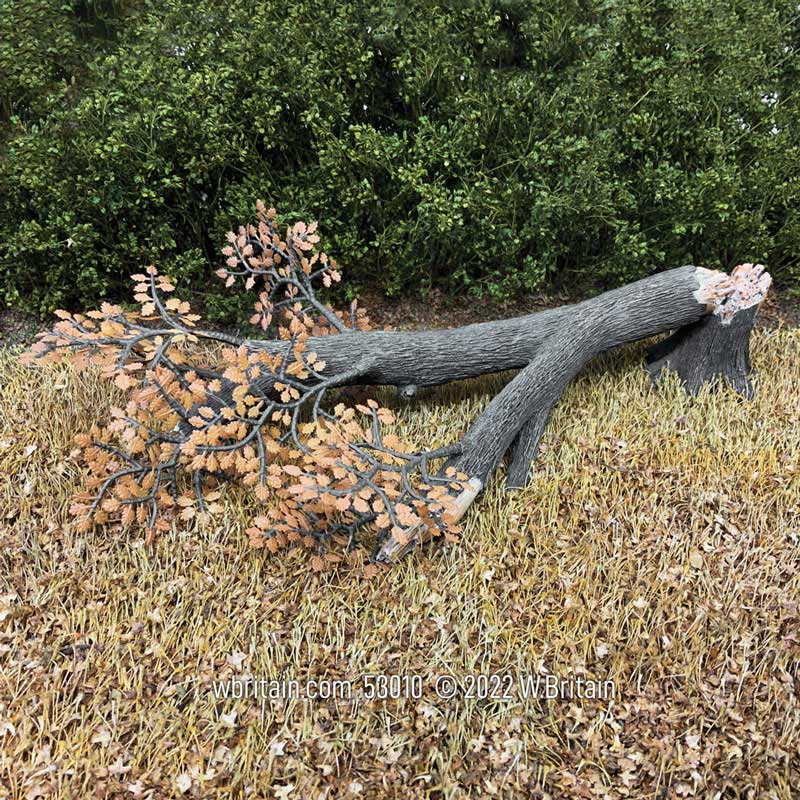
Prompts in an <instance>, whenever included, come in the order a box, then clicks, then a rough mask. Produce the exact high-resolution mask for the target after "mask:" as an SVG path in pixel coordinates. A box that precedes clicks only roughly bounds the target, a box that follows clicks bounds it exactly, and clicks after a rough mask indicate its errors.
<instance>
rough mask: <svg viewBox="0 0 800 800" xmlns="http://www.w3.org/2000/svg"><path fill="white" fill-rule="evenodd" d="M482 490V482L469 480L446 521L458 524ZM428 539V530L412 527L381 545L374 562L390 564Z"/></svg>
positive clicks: (418, 525)
mask: <svg viewBox="0 0 800 800" xmlns="http://www.w3.org/2000/svg"><path fill="white" fill-rule="evenodd" d="M482 489H483V481H481V480H480V479H479V478H470V479H469V481H468V482H467V485H466V487H465V488H464V490H463V491H462V492H461V493H460V494H459V495H458V496H457V497H456V498H455V501H454V504H453V507H452V512H451V513H450V515H449V517H448V521H449V522H452V523H456V522H458V521H459V520H460V519H461V518H462V517H463V516H464V514H466V513H467V509H468V508H469V507H470V506H471V505H472V503H473V502H474V501H475V498H476V497H477V496H478V495H479V494H480V493H481V490H482ZM430 538H431V534H430V531H429V529H428V528H426V527H425V526H424V525H423V524H422V523H417V524H416V525H414V526H413V527H411V528H408V529H406V531H405V532H404V536H403V537H402V538H395V537H394V536H390V537H389V538H388V539H387V540H386V541H385V542H384V543H383V544H382V545H381V548H380V550H379V551H378V554H377V555H376V556H375V560H376V561H378V562H380V563H382V564H392V563H394V562H396V561H399V560H400V559H401V558H402V557H403V556H405V555H407V554H408V553H410V552H411V550H413V549H414V548H415V547H416V546H417V545H419V544H422V543H423V542H426V541H427V540H428V539H430Z"/></svg>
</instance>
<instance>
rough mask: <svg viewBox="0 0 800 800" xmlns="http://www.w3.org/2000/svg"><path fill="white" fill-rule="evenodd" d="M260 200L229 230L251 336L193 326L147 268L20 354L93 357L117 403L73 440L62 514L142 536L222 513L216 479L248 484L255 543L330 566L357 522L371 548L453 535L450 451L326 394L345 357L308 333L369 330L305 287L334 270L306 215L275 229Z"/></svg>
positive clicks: (228, 275) (456, 478)
mask: <svg viewBox="0 0 800 800" xmlns="http://www.w3.org/2000/svg"><path fill="white" fill-rule="evenodd" d="M275 216H276V215H275V211H274V209H269V210H267V209H266V208H265V207H264V205H263V204H262V203H259V204H258V219H257V224H255V225H253V224H251V225H247V226H243V227H241V228H239V230H238V232H236V233H234V232H231V233H229V234H228V244H227V245H226V246H225V248H223V253H224V255H225V256H226V258H227V260H226V266H225V267H223V268H221V269H220V270H218V271H217V275H218V276H219V277H220V278H222V279H223V280H224V281H225V285H226V286H227V287H229V288H231V287H233V286H235V285H237V284H242V285H243V287H244V288H245V289H246V290H248V291H252V292H254V293H256V296H257V300H256V301H255V303H254V314H253V316H252V318H251V322H252V323H253V324H254V325H257V326H258V328H259V329H260V331H261V332H262V334H263V335H264V336H266V338H254V339H245V338H240V337H237V336H233V335H230V334H228V333H223V332H219V331H212V330H204V329H202V328H200V327H198V323H199V322H200V317H199V315H197V314H194V313H192V310H191V307H190V304H189V303H188V302H187V301H184V300H181V299H179V298H178V297H175V296H171V295H172V293H173V292H174V291H175V285H174V284H173V283H172V282H171V281H170V280H169V278H167V277H166V276H164V275H162V274H160V273H159V271H158V269H157V268H156V267H153V266H151V267H149V268H148V269H147V271H146V272H145V273H143V274H136V275H133V276H132V278H133V280H134V281H135V284H136V285H135V299H136V301H137V302H138V304H139V306H138V308H137V309H136V310H135V311H124V310H123V309H122V308H121V307H120V306H117V305H112V304H109V303H103V305H102V306H101V308H100V309H99V310H97V311H89V312H88V313H86V314H69V313H67V312H65V311H59V312H57V315H58V316H59V317H60V321H59V322H58V323H57V324H56V325H55V328H54V330H53V331H52V332H49V333H44V334H41V335H40V341H39V342H38V343H37V344H36V345H35V346H34V347H33V349H32V351H31V352H30V353H29V354H27V356H26V360H27V361H28V362H29V363H33V362H42V361H58V360H61V359H64V358H67V359H69V360H71V361H72V363H73V364H74V365H75V366H76V367H77V368H83V367H85V366H86V365H88V364H92V365H94V366H95V367H98V368H99V369H100V370H101V372H102V374H103V375H105V376H107V377H108V378H110V379H112V380H113V381H114V383H115V384H116V385H117V386H118V387H119V388H120V389H121V390H123V391H124V392H125V393H126V396H127V402H126V403H125V405H124V406H122V407H120V408H114V409H112V411H111V419H110V420H108V421H105V422H103V421H98V422H97V423H96V424H95V425H93V426H92V428H91V430H90V431H88V432H87V433H84V434H81V435H80V436H78V437H77V444H78V445H79V446H80V447H81V450H82V458H83V461H84V463H85V465H86V468H87V471H88V477H87V481H86V485H85V491H84V492H83V493H82V494H80V495H79V496H77V497H76V498H75V499H74V502H73V504H72V507H71V512H72V513H73V514H74V515H75V516H76V518H77V524H78V525H79V526H80V527H81V528H82V529H83V530H88V529H90V528H91V527H92V526H93V525H108V524H111V525H118V526H122V527H127V526H131V525H134V524H136V525H144V526H146V527H147V529H148V531H149V534H148V535H149V537H151V538H152V536H154V535H155V534H156V533H157V532H159V531H166V530H169V529H170V528H171V526H172V525H173V523H174V522H175V521H176V520H180V521H181V523H191V522H193V521H196V522H198V523H200V524H206V523H208V522H209V521H210V520H211V519H212V518H213V517H214V516H215V515H218V514H219V513H220V512H221V511H222V505H221V504H220V502H219V500H220V497H221V491H222V487H223V486H224V484H225V483H227V482H231V481H233V482H236V483H237V484H241V485H242V486H244V487H246V488H247V489H248V490H251V491H252V493H253V495H254V496H255V499H256V500H257V501H258V503H259V504H260V505H261V506H263V510H262V511H261V512H260V513H258V514H257V515H256V516H255V517H254V518H253V520H252V522H251V525H250V526H249V527H248V529H247V533H248V535H249V537H250V541H251V542H252V544H253V545H254V546H257V547H261V546H265V547H267V548H268V549H269V550H270V551H272V552H276V551H277V550H279V549H281V548H285V547H289V546H292V545H303V546H305V547H306V548H308V549H309V550H310V551H311V554H312V557H311V559H310V564H311V567H312V568H313V569H315V570H319V569H322V568H323V567H324V566H325V564H326V563H327V562H335V561H339V560H341V558H342V556H341V554H340V552H337V551H338V550H340V549H341V548H337V547H335V545H341V546H344V552H345V553H349V552H352V550H353V549H354V547H355V545H356V543H357V542H358V541H359V536H360V535H361V534H362V533H363V532H365V531H371V532H372V533H374V534H377V545H378V546H379V545H380V544H381V542H382V541H384V540H385V539H386V538H387V537H389V536H390V535H392V536H394V538H395V539H397V540H399V541H400V542H402V541H403V540H404V538H405V537H406V536H407V535H408V531H409V529H413V528H415V527H418V526H419V528H421V529H422V530H425V531H427V532H430V533H431V534H434V535H436V534H438V533H441V532H444V533H446V535H447V536H449V537H453V536H454V535H455V533H456V532H457V530H456V528H455V525H454V524H453V523H452V522H451V521H450V520H449V519H448V514H449V512H450V510H451V507H452V501H453V495H454V493H455V492H457V490H458V489H459V488H460V487H461V481H463V480H465V476H463V475H455V474H454V473H453V472H452V471H451V472H450V474H444V475H440V474H432V469H431V468H432V465H433V463H434V462H435V461H436V460H438V459H441V458H444V457H448V456H452V455H454V454H456V453H457V452H459V447H458V446H457V445H455V446H452V447H448V448H442V449H440V450H437V451H431V452H411V451H410V450H409V448H408V447H407V446H405V445H404V443H403V442H401V441H400V440H399V439H398V437H397V436H395V435H394V434H392V433H387V432H386V430H385V426H386V425H390V424H391V423H392V422H393V421H394V419H393V416H392V413H391V411H390V410H388V409H386V408H382V407H380V406H379V405H378V403H377V402H375V401H374V400H372V399H369V400H367V401H366V404H358V405H357V406H356V407H355V408H353V407H349V406H347V405H345V403H343V402H335V401H336V397H335V391H334V390H335V389H336V388H337V387H340V386H344V385H346V384H347V383H348V382H349V381H353V379H355V378H357V377H358V374H359V373H358V369H359V367H358V365H357V364H356V365H353V368H352V370H351V371H349V372H345V373H341V372H339V373H334V372H331V371H330V370H326V364H325V362H324V361H323V360H321V359H320V358H318V357H317V355H316V353H315V352H314V351H313V350H312V349H311V348H310V347H309V341H310V338H311V337H312V336H314V337H316V336H333V335H336V336H347V335H348V334H350V333H351V332H353V331H354V330H366V329H368V328H369V320H368V318H367V316H366V314H365V313H364V311H363V310H362V309H360V308H358V306H357V303H356V302H353V303H352V304H351V307H350V309H349V312H348V313H347V314H345V313H342V312H340V311H335V310H334V309H333V308H331V307H330V306H329V305H328V304H326V303H323V302H322V301H321V300H320V299H319V298H318V296H317V293H316V289H315V284H318V283H320V282H321V283H322V284H323V285H324V286H326V287H327V286H330V285H331V284H332V283H333V282H336V281H339V280H340V273H339V271H338V269H337V267H336V262H335V261H334V260H333V259H329V258H328V257H327V255H326V254H325V253H324V252H321V251H319V250H318V248H317V244H318V242H319V236H318V234H317V233H316V224H315V223H314V224H311V225H305V224H304V223H302V222H298V223H296V224H295V225H294V226H291V227H289V228H287V229H286V231H285V233H284V234H283V235H282V236H281V234H280V233H279V232H278V230H277V226H276V223H275Z"/></svg>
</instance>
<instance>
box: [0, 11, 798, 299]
mask: <svg viewBox="0 0 800 800" xmlns="http://www.w3.org/2000/svg"><path fill="white" fill-rule="evenodd" d="M798 13H799V12H798V8H797V5H796V3H787V2H777V1H776V0H650V1H648V0H618V1H616V2H603V1H601V0H505V1H504V2H500V1H498V0H495V1H493V2H492V1H489V0H487V1H486V2H443V3H432V2H419V0H409V2H403V3H396V4H392V3H391V2H389V3H386V2H380V3H378V2H368V1H366V0H337V2H335V3H334V2H331V0H327V2H315V1H314V0H297V1H296V2H292V3H274V2H249V1H248V0H228V1H227V2H225V3H218V2H211V0H158V2H147V0H140V1H138V2H137V0H129V1H128V2H125V1H124V0H104V1H102V0H101V1H98V2H92V0H80V1H79V0H72V2H59V0H3V2H2V3H0V126H2V128H1V132H0V264H2V277H1V278H0V294H2V297H3V299H4V300H5V302H6V303H8V304H16V305H21V306H25V307H27V308H30V309H35V310H39V311H48V310H51V309H53V308H54V307H56V306H76V305H81V304H88V303H92V302H95V301H96V300H97V299H98V298H99V297H101V296H106V295H112V296H113V295H115V294H118V293H119V292H120V290H121V288H122V287H123V286H127V283H128V282H127V275H128V274H129V273H130V272H133V271H137V270H140V269H141V267H142V266H143V265H146V264H148V263H156V264H158V265H159V266H160V268H161V269H162V270H164V271H167V272H169V273H171V274H172V275H174V276H175V277H176V278H178V279H179V280H180V281H181V284H182V286H189V285H190V286H191V288H192V289H193V290H194V291H196V292H198V293H204V294H206V293H208V292H211V294H210V296H209V295H206V299H207V301H208V302H209V303H210V310H211V311H212V312H216V313H219V314H222V313H224V312H225V311H228V312H229V311H230V310H231V308H230V307H229V306H228V307H226V306H225V304H224V301H222V300H221V299H220V298H219V296H218V295H215V294H214V292H215V291H216V283H215V281H214V279H213V278H212V277H211V275H212V271H211V269H210V265H212V264H213V265H215V266H216V265H218V264H219V261H220V257H219V247H220V246H221V244H222V240H223V237H224V233H225V231H226V230H228V229H229V228H230V227H231V226H233V225H234V224H238V223H239V222H242V221H245V220H248V219H251V218H252V216H253V207H254V203H255V200H256V199H258V198H264V199H265V200H266V201H267V202H268V203H272V204H274V205H276V206H277V207H278V209H279V210H280V211H281V214H282V216H283V217H284V218H286V219H287V220H288V219H291V220H294V219H297V218H303V219H319V220H320V223H321V232H322V234H323V241H324V243H325V244H326V247H327V249H328V251H329V252H330V253H331V254H332V255H334V256H335V257H336V258H337V259H338V260H339V261H340V263H342V265H343V266H344V267H345V270H346V277H347V281H346V283H347V284H348V286H349V291H351V292H353V291H357V290H358V289H360V288H362V287H364V286H366V285H378V286H380V287H382V288H383V289H384V290H385V291H386V292H388V293H398V292H401V291H409V290H425V289H426V288H428V287H430V286H432V285H439V286H442V287H445V288H447V289H448V290H450V291H464V290H466V291H469V292H472V293H475V294H481V293H489V294H491V295H493V296H497V297H504V296H508V295H511V294H514V293H516V292H519V291H525V290H532V289H538V288H540V287H550V286H555V285H571V286H575V287H579V288H580V289H581V290H583V291H593V290H596V289H599V288H601V287H605V286H609V285H613V284H618V283H622V282H625V281H629V280H632V279H635V278H638V277H641V276H643V275H646V274H648V273H650V272H652V271H654V270H657V269H661V268H667V267H671V266H677V265H679V264H682V263H687V262H692V263H697V264H702V265H704V266H710V267H723V268H728V267H730V266H731V265H732V264H733V263H736V262H740V261H745V260H759V261H763V262H765V263H767V265H768V267H769V268H770V271H771V272H772V273H773V275H774V276H775V278H776V280H777V281H778V283H779V284H782V285H783V286H784V287H785V288H788V289H790V290H793V289H797V287H798V284H800V269H798V259H797V252H798V249H800V211H799V210H798V209H799V207H798V196H800V192H799V191H798V189H799V188H800V133H799V131H800V104H799V102H798V93H797V85H798V81H799V80H800V61H799V58H800V56H799V54H798V47H800V21H799V20H798ZM209 297H210V299H209Z"/></svg>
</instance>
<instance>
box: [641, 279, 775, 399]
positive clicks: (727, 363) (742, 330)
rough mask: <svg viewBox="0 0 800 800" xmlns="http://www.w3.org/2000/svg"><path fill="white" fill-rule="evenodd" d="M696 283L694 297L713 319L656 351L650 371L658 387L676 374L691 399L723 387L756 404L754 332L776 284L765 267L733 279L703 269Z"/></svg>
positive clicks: (685, 330) (653, 350)
mask: <svg viewBox="0 0 800 800" xmlns="http://www.w3.org/2000/svg"><path fill="white" fill-rule="evenodd" d="M719 276H723V277H722V278H721V277H719ZM697 277H698V281H699V282H700V288H699V289H698V294H696V295H695V296H696V297H698V301H699V302H706V303H707V304H709V306H710V311H711V313H710V314H709V315H708V316H706V317H704V318H703V319H701V320H699V321H698V322H695V323H694V324H692V325H688V326H686V327H685V328H681V329H680V330H678V331H676V332H675V333H674V334H672V336H669V337H667V338H666V339H664V340H663V341H661V342H658V343H657V344H656V345H654V346H653V347H652V348H651V349H650V351H649V352H648V355H647V359H646V364H645V369H647V371H648V373H649V374H650V378H651V380H652V381H653V384H654V385H658V384H659V383H660V382H661V381H662V380H663V378H664V375H665V374H666V373H667V372H670V371H671V372H675V373H677V375H678V377H679V378H680V380H681V383H682V384H683V386H684V388H685V389H686V391H687V392H688V393H689V394H691V395H696V394H697V393H698V392H699V391H700V389H702V387H703V386H706V385H714V384H720V383H724V384H727V385H728V386H730V387H731V388H732V389H733V390H734V391H736V392H738V393H739V394H741V395H742V396H743V397H746V398H747V399H752V397H753V394H754V389H753V384H752V381H751V379H750V376H751V374H752V367H751V364H750V332H751V330H752V329H753V322H754V321H755V317H756V314H757V312H758V306H759V305H760V303H761V302H762V301H763V299H764V298H765V297H766V294H767V291H768V290H769V287H770V284H771V283H772V279H771V277H770V275H769V273H768V272H766V271H765V269H764V267H763V266H762V265H761V264H740V265H739V266H737V267H736V268H735V269H734V270H733V272H732V273H731V275H730V277H729V278H728V276H727V275H725V274H724V273H716V272H713V271H712V270H702V269H698V270H697ZM723 278H725V279H727V282H726V281H725V280H723ZM698 295H699V296H698Z"/></svg>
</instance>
